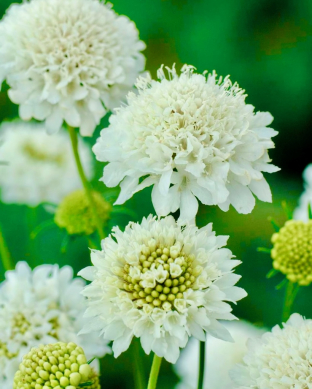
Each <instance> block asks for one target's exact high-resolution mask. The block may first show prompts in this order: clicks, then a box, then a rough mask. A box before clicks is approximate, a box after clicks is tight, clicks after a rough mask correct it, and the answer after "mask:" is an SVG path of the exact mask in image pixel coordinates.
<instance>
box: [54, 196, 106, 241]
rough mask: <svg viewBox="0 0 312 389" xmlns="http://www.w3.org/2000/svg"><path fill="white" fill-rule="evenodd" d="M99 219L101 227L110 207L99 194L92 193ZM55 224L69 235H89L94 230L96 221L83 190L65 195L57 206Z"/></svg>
mask: <svg viewBox="0 0 312 389" xmlns="http://www.w3.org/2000/svg"><path fill="white" fill-rule="evenodd" d="M92 196H93V200H94V203H95V206H96V209H97V214H98V216H99V219H100V220H101V221H102V222H103V225H104V224H105V223H106V222H107V220H108V219H109V217H110V212H111V209H112V206H111V205H110V204H109V203H108V202H107V201H105V200H104V199H103V197H102V196H101V194H100V193H98V192H95V191H93V192H92ZM54 221H55V223H56V224H57V225H58V226H59V227H60V228H65V229H66V230H67V232H68V234H69V235H75V234H78V235H80V234H84V235H90V234H92V233H93V232H94V231H95V230H96V221H95V218H94V216H93V212H92V209H91V207H90V204H89V200H88V197H87V195H86V192H85V190H84V189H79V190H76V191H74V192H72V193H70V194H69V195H67V196H66V197H65V198H64V199H63V201H62V202H61V204H60V205H59V206H58V208H57V210H56V213H55V217H54Z"/></svg>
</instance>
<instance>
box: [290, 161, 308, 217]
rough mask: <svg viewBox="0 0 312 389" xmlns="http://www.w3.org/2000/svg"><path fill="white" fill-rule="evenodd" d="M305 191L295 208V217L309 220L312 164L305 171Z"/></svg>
mask: <svg viewBox="0 0 312 389" xmlns="http://www.w3.org/2000/svg"><path fill="white" fill-rule="evenodd" d="M303 179H304V191H303V193H302V195H301V196H300V200H299V205H298V207H297V208H296V209H295V212H294V219H297V220H303V221H307V220H308V219H309V212H308V206H309V204H310V207H311V208H312V164H310V165H308V166H307V167H306V168H305V170H304V172H303Z"/></svg>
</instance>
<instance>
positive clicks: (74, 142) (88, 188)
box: [68, 126, 105, 240]
mask: <svg viewBox="0 0 312 389" xmlns="http://www.w3.org/2000/svg"><path fill="white" fill-rule="evenodd" d="M68 132H69V135H70V139H71V143H72V148H73V153H74V157H75V161H76V165H77V169H78V173H79V176H80V179H81V182H82V185H83V187H84V189H85V191H86V195H87V198H88V201H89V204H90V207H91V210H92V213H93V217H94V220H95V223H96V229H97V232H98V234H99V237H100V239H101V240H102V239H104V238H105V234H104V231H103V225H102V222H101V220H100V218H99V216H98V214H97V210H96V206H95V203H94V200H93V197H92V191H91V186H90V183H89V181H88V179H87V177H86V175H85V172H84V170H83V166H82V163H81V159H80V156H79V151H78V137H77V133H76V131H75V129H74V128H73V127H70V126H68Z"/></svg>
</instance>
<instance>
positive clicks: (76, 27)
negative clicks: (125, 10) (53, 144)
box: [0, 0, 145, 136]
mask: <svg viewBox="0 0 312 389" xmlns="http://www.w3.org/2000/svg"><path fill="white" fill-rule="evenodd" d="M144 47H145V45H144V43H143V42H141V41H139V38H138V31H137V29H136V27H135V25H134V23H133V22H131V21H130V20H129V19H128V18H127V17H125V16H119V15H117V14H116V13H115V12H114V11H113V10H112V9H111V7H110V5H109V4H104V3H103V2H101V1H99V0H31V1H27V2H23V3H22V4H14V5H12V6H11V7H10V8H9V10H8V11H7V14H6V16H5V17H4V19H3V20H2V22H1V23H0V83H2V82H3V80H6V81H7V83H8V85H9V86H10V88H11V89H10V90H9V96H10V98H11V100H12V101H13V102H14V103H16V104H19V105H20V107H19V109H20V111H19V113H20V117H21V118H22V119H24V120H29V119H31V118H35V119H38V120H45V124H46V127H47V130H48V131H49V132H50V133H54V132H56V131H58V130H59V128H60V127H61V125H62V123H63V121H65V122H66V123H67V124H69V125H70V126H72V127H79V128H80V132H81V134H82V135H84V136H91V135H92V133H93V131H94V129H95V127H96V125H97V124H99V122H100V119H101V118H102V117H103V116H104V115H105V113H106V110H107V109H112V108H114V107H115V106H117V105H119V103H120V100H121V99H123V98H124V96H125V94H126V93H127V92H128V91H129V89H131V88H132V86H133V84H134V82H135V79H136V77H137V75H138V74H139V72H141V71H142V70H143V68H144V57H143V55H142V54H141V53H140V51H141V50H143V49H144Z"/></svg>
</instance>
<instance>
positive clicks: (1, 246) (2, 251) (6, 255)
mask: <svg viewBox="0 0 312 389" xmlns="http://www.w3.org/2000/svg"><path fill="white" fill-rule="evenodd" d="M0 256H1V260H2V264H3V268H4V270H5V271H7V270H13V269H14V264H13V261H12V258H11V255H10V252H9V249H8V246H7V245H6V242H5V239H4V236H3V232H2V228H1V225H0Z"/></svg>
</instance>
